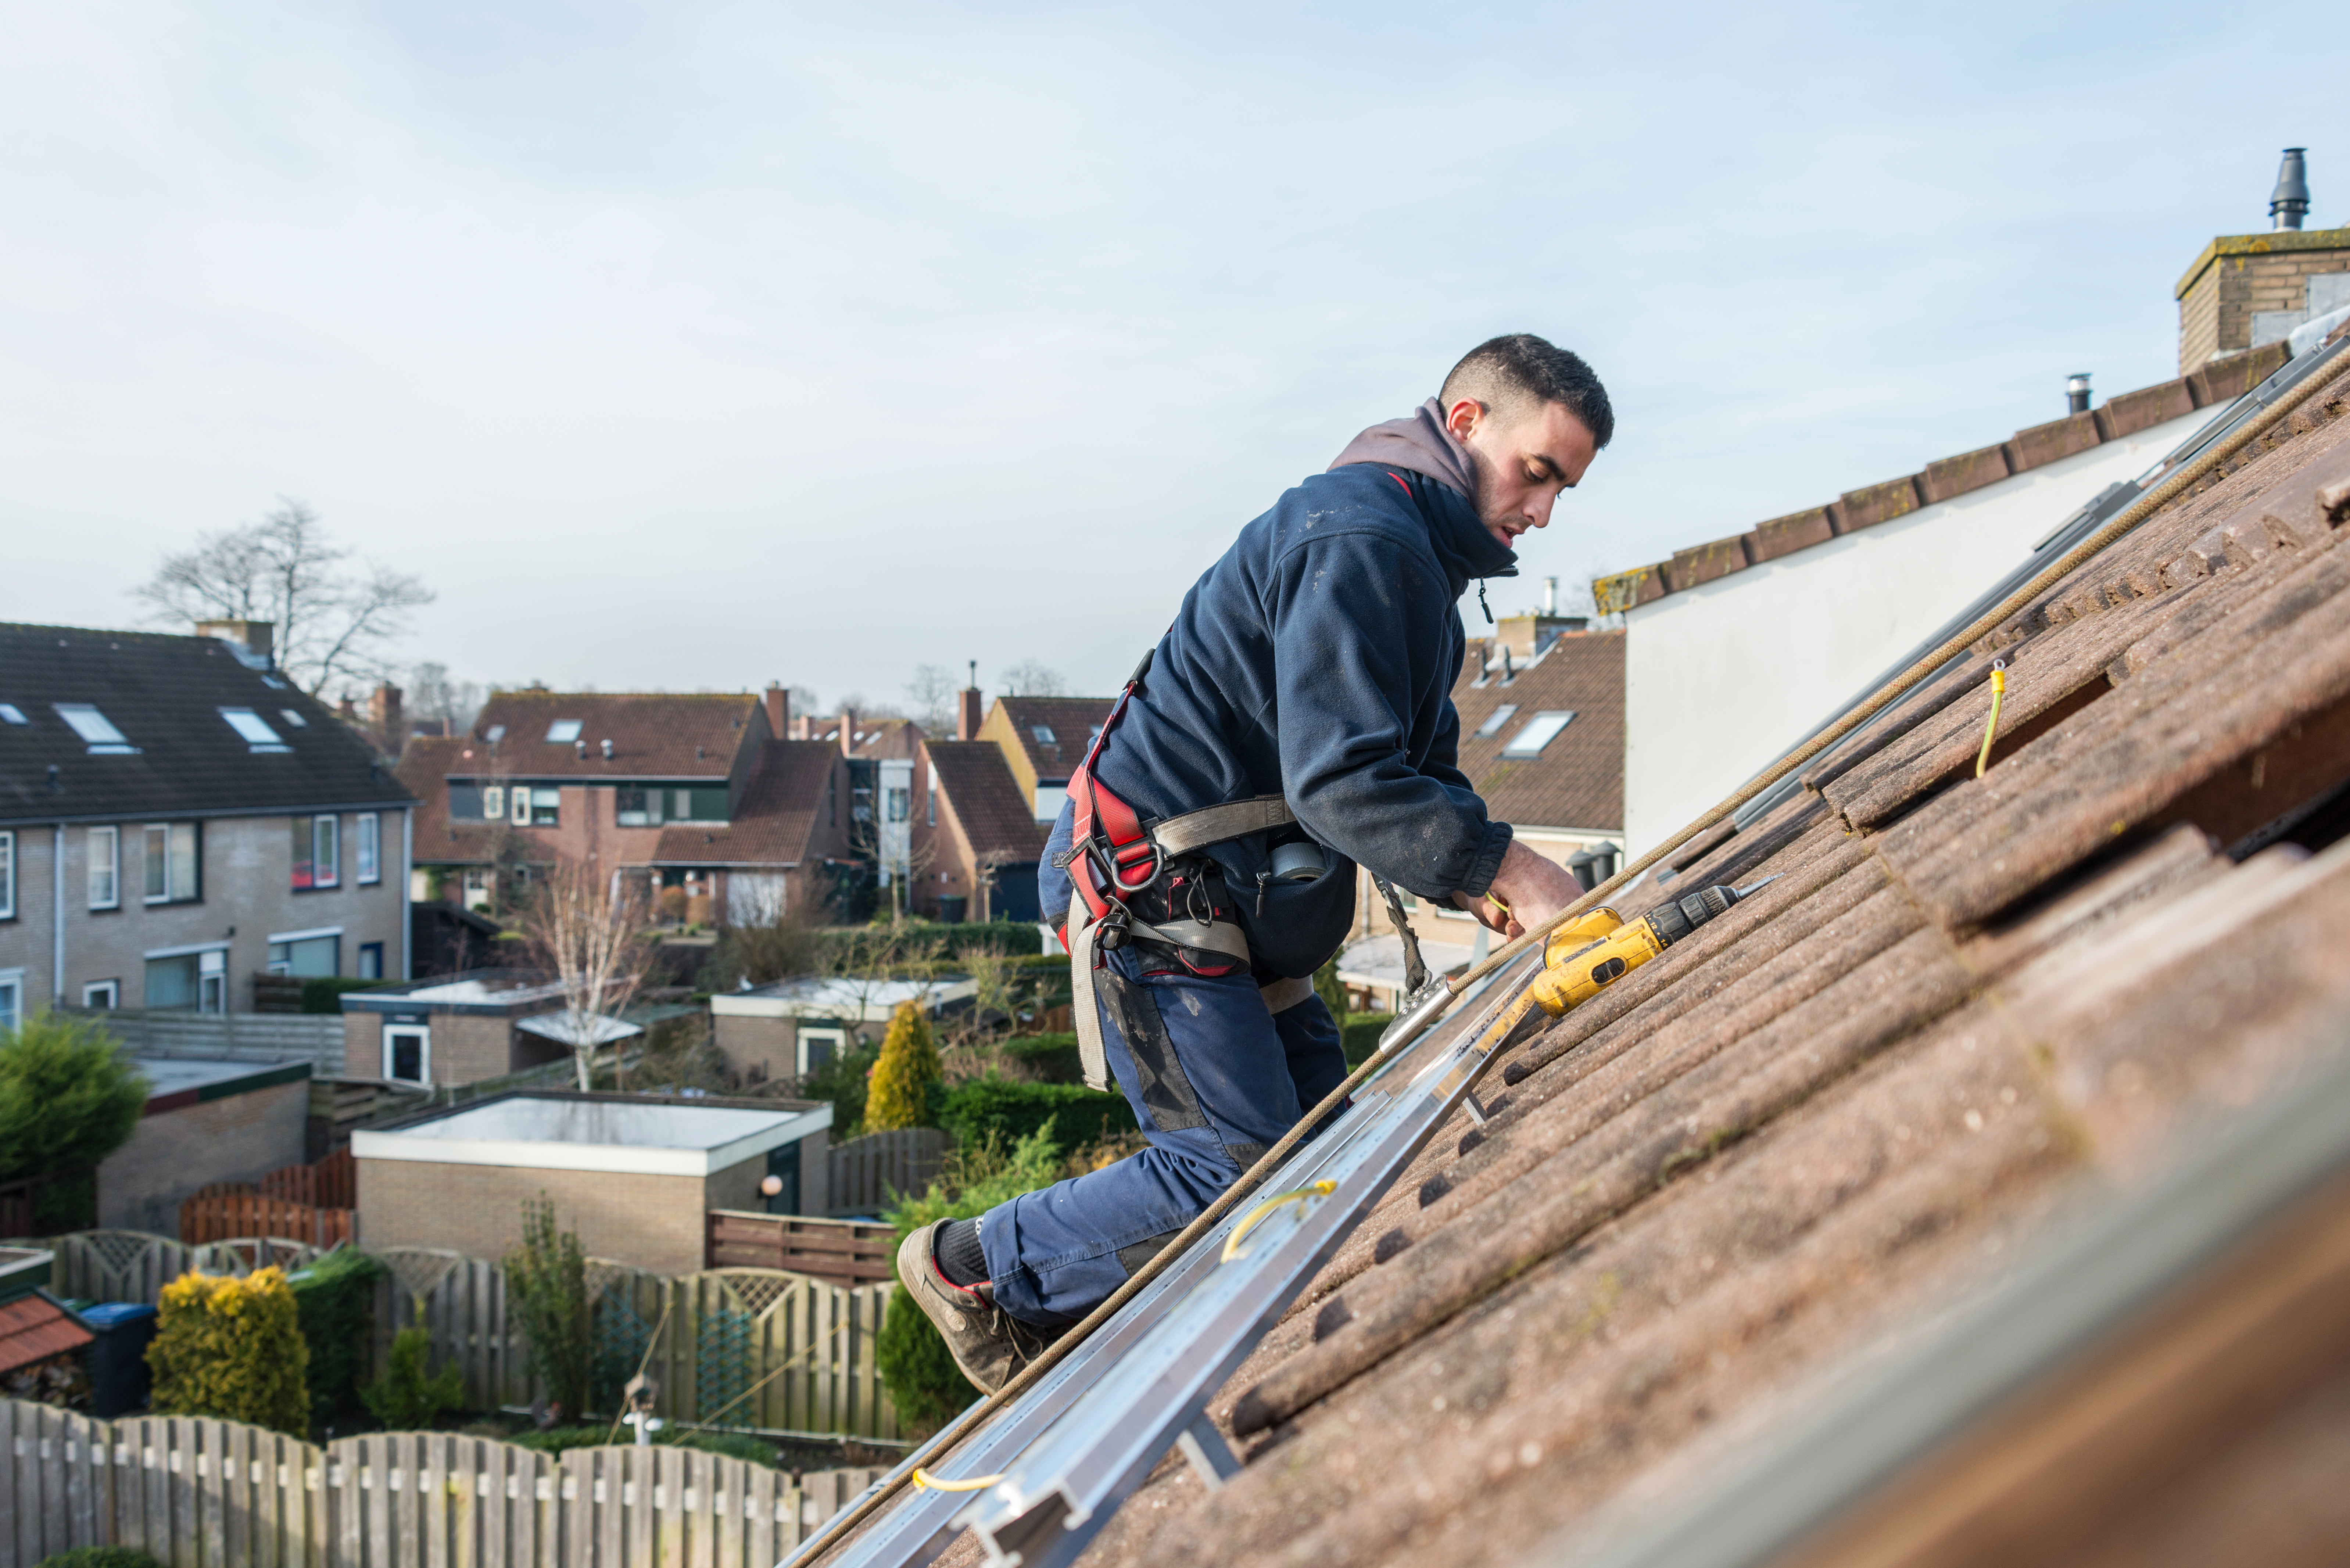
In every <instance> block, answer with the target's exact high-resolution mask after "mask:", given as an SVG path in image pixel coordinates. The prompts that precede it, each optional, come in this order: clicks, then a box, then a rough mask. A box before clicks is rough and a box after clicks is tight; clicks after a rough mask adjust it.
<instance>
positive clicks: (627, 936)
mask: <svg viewBox="0 0 2350 1568" xmlns="http://www.w3.org/2000/svg"><path fill="white" fill-rule="evenodd" d="M645 919H646V912H645V907H644V896H643V893H642V892H641V891H640V890H639V888H638V887H637V885H636V882H635V879H634V878H632V877H625V876H622V875H620V874H619V872H614V873H613V874H612V875H611V876H610V877H608V878H607V877H605V876H604V875H603V874H602V873H600V872H599V871H598V869H597V867H596V864H595V863H594V862H593V861H588V860H578V859H565V860H560V861H557V862H556V865H555V867H553V869H551V870H550V871H548V872H547V873H546V876H545V877H543V878H541V879H540V881H539V884H538V886H537V888H536V889H535V890H534V891H533V893H532V895H531V898H530V901H529V903H528V904H527V905H525V908H524V910H523V919H522V934H523V939H524V940H525V941H526V942H528V943H529V944H530V950H531V952H532V954H533V955H534V956H535V957H536V959H537V960H538V961H539V963H540V964H541V965H543V966H544V967H545V968H546V969H548V970H551V971H554V974H555V978H556V981H557V982H558V983H559V984H560V985H561V986H562V987H563V1030H564V1034H565V1036H566V1043H567V1044H569V1045H570V1047H571V1059H572V1064H573V1065H574V1066H575V1067H576V1068H577V1071H578V1079H579V1086H580V1087H581V1088H582V1089H586V1088H588V1087H590V1086H592V1076H591V1073H590V1069H591V1067H592V1066H593V1064H594V1061H595V1056H596V1048H597V1047H598V1045H601V1044H606V1043H607V1037H609V1039H611V1040H618V1039H619V1038H620V1035H619V1034H618V1033H613V1032H612V1030H611V1028H610V1025H609V1024H608V1019H609V1018H610V1017H611V1016H612V1015H615V1014H618V1013H620V1012H626V1011H627V1010H628V1007H629V1002H633V1001H635V1000H636V994H637V990H638V988H639V986H640V985H642V984H643V983H644V976H645V969H646V967H647V965H648V964H649V963H650V961H651V957H652V951H651V947H650V944H649V943H648V942H647V941H646V940H645V937H644V929H645Z"/></svg>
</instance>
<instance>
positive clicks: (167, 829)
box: [146, 822, 203, 904]
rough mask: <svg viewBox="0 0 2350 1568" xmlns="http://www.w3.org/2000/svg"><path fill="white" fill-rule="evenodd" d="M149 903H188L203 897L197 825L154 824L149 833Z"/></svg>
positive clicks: (151, 824)
mask: <svg viewBox="0 0 2350 1568" xmlns="http://www.w3.org/2000/svg"><path fill="white" fill-rule="evenodd" d="M146 861H147V865H146V871H147V902H149V903H151V904H189V903H193V902H194V901H195V900H196V899H197V898H201V897H202V896H203V886H202V878H201V877H199V875H198V870H199V867H200V866H201V864H202V857H201V856H200V855H199V854H198V853H197V835H196V825H195V824H194V823H192V822H151V823H149V824H148V825H147V832H146Z"/></svg>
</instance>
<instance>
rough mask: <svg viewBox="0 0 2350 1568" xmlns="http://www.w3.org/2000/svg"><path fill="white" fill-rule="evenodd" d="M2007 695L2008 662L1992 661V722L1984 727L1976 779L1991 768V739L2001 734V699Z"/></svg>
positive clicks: (1976, 759) (1977, 758)
mask: <svg viewBox="0 0 2350 1568" xmlns="http://www.w3.org/2000/svg"><path fill="white" fill-rule="evenodd" d="M2006 695H2007V660H2006V659H1992V660H1991V722H1989V723H1987V724H1985V725H1984V726H1983V743H1982V750H1981V752H1979V753H1976V755H1975V777H1977V778H1981V777H1982V776H1983V770H1984V769H1985V768H1987V767H1989V766H1991V737H1992V736H1994V735H1996V734H1998V733H1999V704H2000V699H2002V698H2003V697H2005V696H2006Z"/></svg>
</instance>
